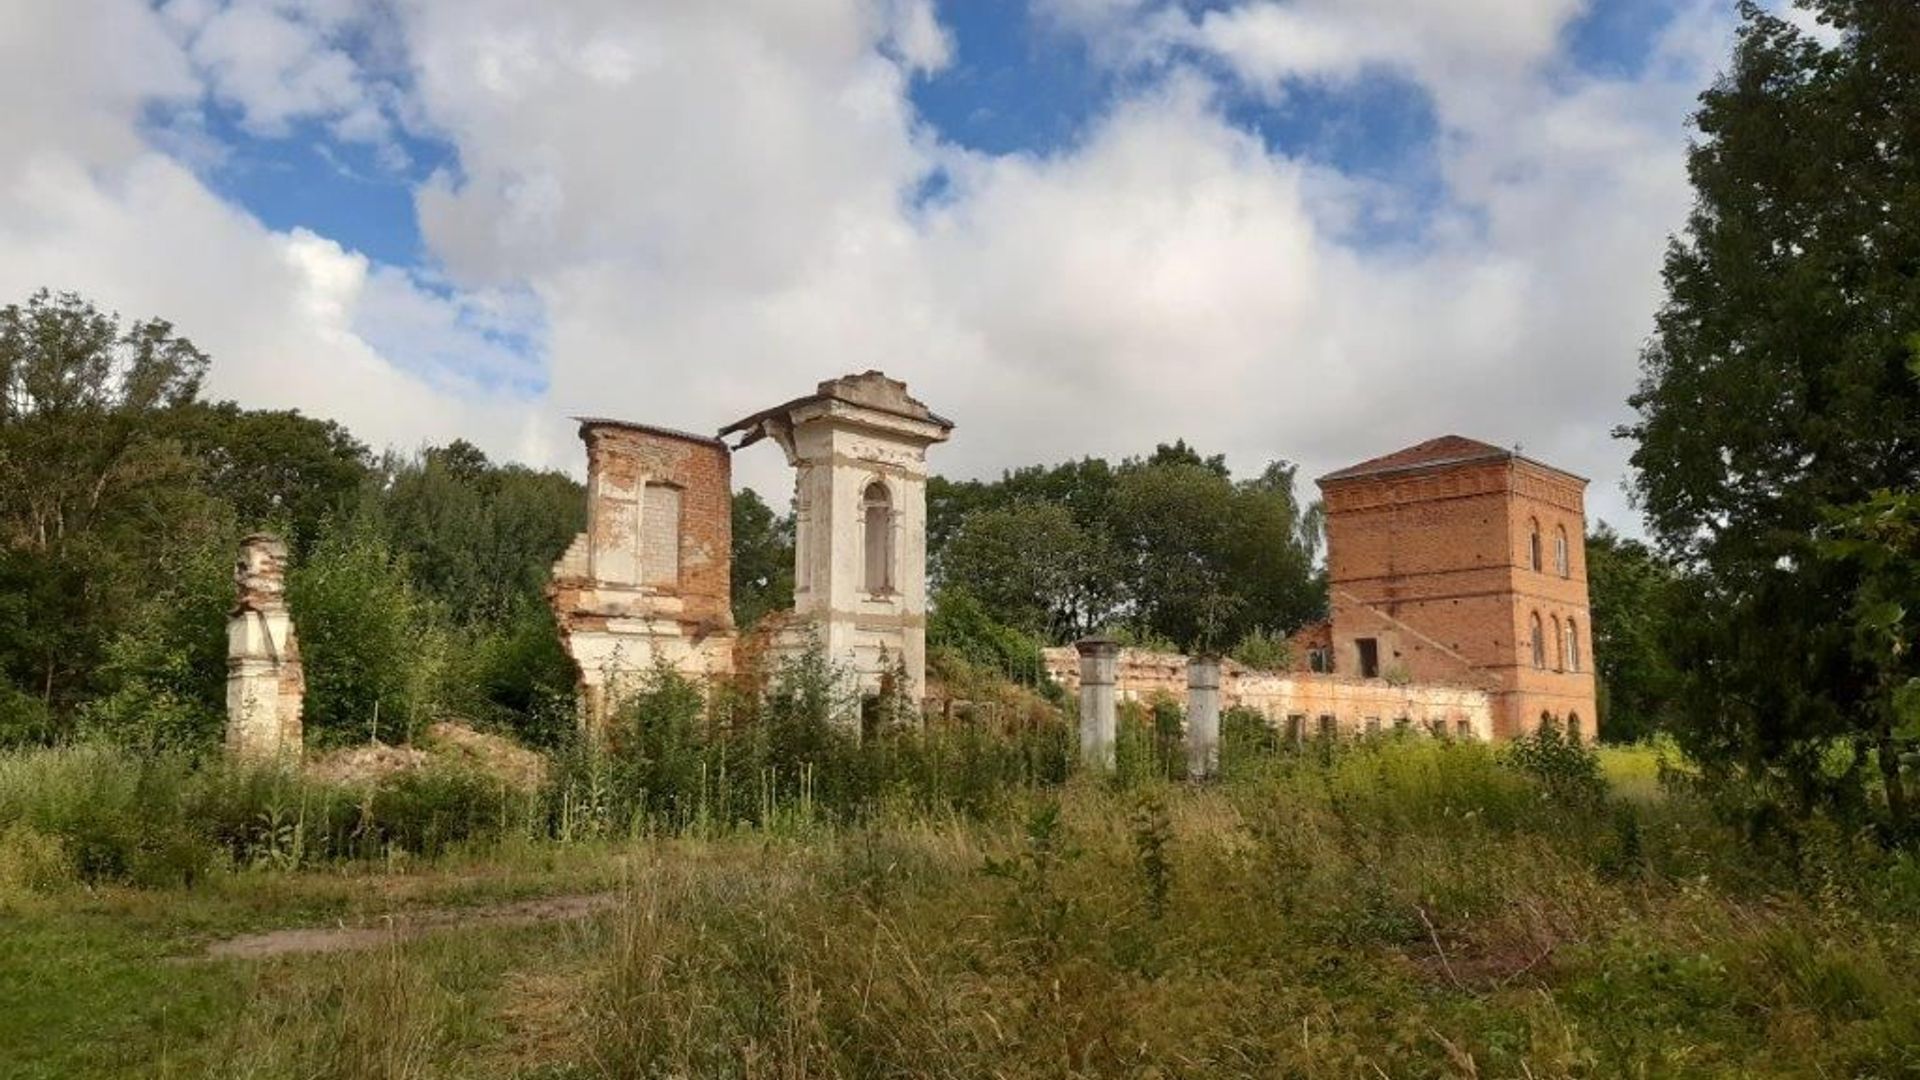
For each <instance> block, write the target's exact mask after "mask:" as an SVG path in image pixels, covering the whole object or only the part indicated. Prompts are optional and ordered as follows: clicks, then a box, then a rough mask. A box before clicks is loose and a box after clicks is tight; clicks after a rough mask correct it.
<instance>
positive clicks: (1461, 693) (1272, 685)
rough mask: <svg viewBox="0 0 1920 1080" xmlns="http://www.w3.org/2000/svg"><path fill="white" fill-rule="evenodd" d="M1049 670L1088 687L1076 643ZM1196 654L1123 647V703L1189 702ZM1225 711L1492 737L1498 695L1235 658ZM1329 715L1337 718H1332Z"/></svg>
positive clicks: (1049, 659)
mask: <svg viewBox="0 0 1920 1080" xmlns="http://www.w3.org/2000/svg"><path fill="white" fill-rule="evenodd" d="M1042 655H1043V656H1044V658H1045V661H1046V668H1047V673H1048V674H1049V675H1051V676H1052V677H1053V678H1054V680H1055V681H1056V682H1059V683H1060V684H1061V685H1062V686H1063V687H1065V688H1066V689H1067V691H1068V693H1070V694H1077V693H1078V692H1079V689H1080V657H1079V653H1078V652H1076V651H1075V650H1074V649H1072V648H1057V649H1046V650H1044V651H1043V654H1042ZM1187 664H1188V658H1187V657H1186V656H1184V655H1182V654H1180V653H1169V652H1153V651H1149V650H1146V649H1122V650H1120V657H1119V661H1118V664H1117V668H1116V672H1115V682H1114V690H1115V696H1116V697H1117V698H1118V699H1119V700H1121V701H1148V700H1152V699H1154V698H1156V697H1165V698H1168V699H1170V700H1173V701H1178V702H1185V701H1186V699H1187ZM1220 700H1221V705H1222V707H1223V708H1247V709H1252V710H1254V711H1255V712H1258V713H1260V714H1261V715H1262V716H1264V717H1266V718H1267V722H1268V723H1270V724H1272V725H1274V726H1275V727H1276V728H1278V729H1280V730H1283V731H1288V732H1290V733H1292V734H1295V735H1311V734H1315V733H1317V732H1319V731H1321V730H1322V728H1323V724H1327V723H1330V724H1331V725H1332V728H1333V731H1334V732H1335V733H1338V734H1341V735H1358V734H1363V733H1366V732H1367V731H1369V730H1385V729H1388V728H1392V727H1395V726H1398V725H1400V724H1402V723H1404V724H1405V725H1406V726H1409V727H1412V728H1414V729H1416V730H1419V731H1424V732H1433V733H1444V734H1447V735H1450V736H1456V737H1471V738H1476V739H1490V738H1492V737H1493V734H1494V725H1493V699H1492V697H1491V695H1489V694H1488V693H1487V692H1486V691H1485V690H1484V689H1481V688H1479V687H1476V686H1470V685H1444V684H1435V683H1404V684H1403V683H1396V682H1390V681H1388V680H1386V679H1361V678H1357V677H1354V676H1352V675H1344V674H1332V675H1321V674H1313V673H1308V672H1299V671H1293V672H1285V673H1276V672H1263V671H1254V670H1252V669H1250V668H1247V667H1246V666H1244V665H1242V664H1239V663H1236V662H1234V661H1232V660H1223V661H1221V665H1220ZM1323 718H1331V719H1330V720H1326V719H1323Z"/></svg>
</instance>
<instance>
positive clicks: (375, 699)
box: [287, 517, 447, 746]
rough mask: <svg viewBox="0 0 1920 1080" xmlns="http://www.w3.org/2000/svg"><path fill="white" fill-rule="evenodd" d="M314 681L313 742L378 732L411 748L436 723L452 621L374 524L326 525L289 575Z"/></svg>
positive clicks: (310, 698)
mask: <svg viewBox="0 0 1920 1080" xmlns="http://www.w3.org/2000/svg"><path fill="white" fill-rule="evenodd" d="M287 600H288V603H289V604H290V606H291V607H292V609H293V615H294V622H295V624H296V626H297V627H298V630H299V638H300V650H301V657H302V660H303V661H304V666H305V669H306V677H307V696H306V706H305V715H306V728H307V737H308V740H309V744H310V745H317V746H328V745H340V744H342V743H346V742H357V741H359V740H361V739H363V738H366V737H367V736H369V735H370V734H374V733H375V728H376V725H377V727H378V735H379V737H380V738H382V739H384V740H385V741H387V742H405V741H407V740H408V739H409V738H410V736H411V735H412V733H413V731H414V730H416V729H417V728H418V727H419V726H421V725H422V724H424V722H425V721H426V720H428V719H429V718H430V714H431V712H432V710H433V708H434V706H435V705H436V701H435V698H434V695H435V692H436V691H437V690H438V688H439V682H440V678H441V675H442V670H443V667H444V665H445V662H446V651H447V650H446V646H447V636H446V631H445V629H444V620H443V619H442V618H441V616H440V614H439V612H437V611H436V610H435V609H434V607H433V605H432V604H431V603H429V602H428V601H427V600H426V599H425V598H423V597H422V596H420V595H419V594H418V593H417V592H415V590H414V587H413V585H412V583H411V580H410V578H409V577H408V573H407V567H406V564H405V562H404V560H402V559H401V558H400V557H399V556H398V555H396V554H395V553H394V551H393V550H392V548H390V547H389V546H388V544H387V541H386V540H385V539H384V538H382V537H381V536H380V534H379V532H378V530H377V529H375V528H374V526H373V524H372V523H371V522H370V521H367V520H366V519H364V518H361V517H352V518H347V519H342V520H334V521H330V522H328V523H327V524H326V525H325V526H324V527H323V528H322V531H321V535H320V539H319V541H318V543H316V544H315V545H314V550H313V554H312V555H311V556H310V557H309V558H308V559H307V561H306V562H305V563H303V564H296V565H295V566H294V567H293V568H292V570H291V572H290V573H289V575H288V581H287Z"/></svg>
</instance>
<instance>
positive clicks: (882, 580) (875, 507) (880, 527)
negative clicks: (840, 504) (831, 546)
mask: <svg viewBox="0 0 1920 1080" xmlns="http://www.w3.org/2000/svg"><path fill="white" fill-rule="evenodd" d="M862 502H863V509H864V511H865V514H866V522H865V524H866V530H865V531H866V537H865V539H866V548H867V550H866V556H867V558H866V571H867V573H866V578H867V581H866V585H867V592H869V593H873V594H876V595H884V594H887V593H891V592H892V591H893V587H894V580H893V496H892V494H891V493H890V492H888V491H887V485H885V484H883V483H881V482H880V481H878V480H875V481H874V482H873V483H871V484H868V485H867V490H866V493H865V497H864V499H863V500H862Z"/></svg>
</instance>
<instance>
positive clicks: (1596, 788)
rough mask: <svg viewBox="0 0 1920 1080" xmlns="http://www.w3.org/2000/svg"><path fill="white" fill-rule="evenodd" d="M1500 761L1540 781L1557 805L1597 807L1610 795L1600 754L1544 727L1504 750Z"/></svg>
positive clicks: (1554, 730) (1575, 740) (1548, 727)
mask: <svg viewBox="0 0 1920 1080" xmlns="http://www.w3.org/2000/svg"><path fill="white" fill-rule="evenodd" d="M1501 760H1502V761H1503V762H1505V763H1506V764H1507V765H1508V766H1510V767H1512V768H1514V769H1517V770H1518V771H1520V772H1522V773H1525V774H1526V775H1527V776H1530V777H1532V778H1533V779H1534V780H1536V781H1538V782H1539V783H1540V784H1541V786H1542V787H1544V788H1545V789H1546V792H1547V794H1548V795H1549V796H1551V797H1552V798H1553V799H1554V800H1555V801H1556V802H1559V803H1561V804H1563V805H1566V806H1569V807H1575V808H1586V807H1593V806H1598V805H1599V804H1600V803H1601V802H1602V801H1603V800H1605V798H1606V795H1607V779H1606V776H1605V774H1604V773H1602V771H1601V769H1600V755H1599V754H1598V753H1596V752H1595V751H1594V750H1593V748H1592V747H1590V746H1588V745H1586V744H1585V743H1583V742H1581V741H1580V740H1578V739H1573V738H1569V737H1567V736H1566V735H1563V734H1561V732H1560V729H1559V727H1558V726H1557V725H1554V724H1542V725H1541V726H1540V729H1539V730H1538V731H1536V732H1534V733H1533V734H1531V735H1524V736H1521V737H1520V738H1517V739H1514V740H1512V741H1511V742H1509V743H1507V744H1506V746H1504V747H1503V748H1502V749H1501Z"/></svg>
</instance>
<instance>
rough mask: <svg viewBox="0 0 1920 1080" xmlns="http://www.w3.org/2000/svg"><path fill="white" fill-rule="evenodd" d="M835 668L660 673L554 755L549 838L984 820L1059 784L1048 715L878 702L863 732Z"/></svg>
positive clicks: (1058, 719) (816, 654) (801, 663)
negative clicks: (729, 680) (720, 682)
mask: <svg viewBox="0 0 1920 1080" xmlns="http://www.w3.org/2000/svg"><path fill="white" fill-rule="evenodd" d="M850 681H851V680H850V677H849V676H848V675H847V673H846V672H844V671H841V670H839V669H837V668H835V667H834V666H833V665H831V664H829V663H828V662H827V661H826V659H825V655H824V652H823V651H822V650H820V649H818V648H815V649H812V650H808V651H806V652H804V653H802V654H800V655H799V656H796V657H791V658H788V659H787V660H786V661H785V662H784V663H783V664H782V666H781V668H780V670H779V671H778V672H776V673H775V675H774V677H773V679H772V681H771V684H770V685H769V686H768V687H767V688H766V690H765V692H764V693H758V694H755V693H749V692H744V691H738V690H731V689H722V690H720V691H717V692H716V693H714V694H713V695H711V696H710V695H708V694H707V693H706V692H704V691H703V690H702V689H701V688H700V687H699V686H697V685H696V684H694V683H693V682H691V681H690V680H688V679H687V678H686V677H685V676H683V675H681V674H679V673H678V672H676V671H674V670H673V669H672V668H668V667H664V666H663V667H661V668H659V669H657V670H655V671H654V672H653V673H651V675H650V676H649V677H647V678H646V679H645V680H643V681H642V682H641V684H640V685H637V686H634V687H631V688H629V689H628V690H627V691H626V692H625V694H624V701H623V704H622V707H621V709H620V710H619V712H618V714H617V716H616V718H615V721H614V723H613V725H612V727H611V730H610V731H609V733H608V737H607V739H606V741H605V745H604V746H601V745H595V744H593V743H590V742H580V743H575V744H573V745H570V746H569V747H568V748H567V749H566V750H565V751H564V752H563V753H562V754H561V756H560V759H559V762H558V769H557V772H556V779H555V783H554V786H553V790H552V791H551V793H550V798H551V799H552V800H553V808H552V810H551V817H552V818H553V820H554V821H555V822H556V824H555V829H556V832H557V833H559V834H560V835H563V836H568V837H572V836H582V835H587V836H591V835H604V834H609V833H611V834H615V835H624V834H629V833H635V832H642V831H655V830H658V831H664V832H680V831H692V832H708V831H717V830H724V829H729V828H733V827H736V826H741V825H751V826H757V827H763V828H772V827H779V828H788V827H792V828H811V827H816V826H820V825H825V824H830V823H836V822H838V823H845V822H850V821H855V820H863V819H867V818H870V817H871V816H872V815H875V814H878V813H882V812H885V811H888V810H889V809H909V810H914V811H918V812H923V813H925V812H930V813H935V814H947V813H957V814H963V815H969V816H975V817H979V816H986V815H989V814H991V813H993V812H995V811H997V810H998V809H999V808H1000V807H1001V806H1002V805H1003V804H1004V803H1005V802H1006V800H1007V799H1008V798H1009V797H1011V795H1012V794H1013V793H1015V792H1017V791H1021V790H1025V789H1028V788H1032V787H1038V786H1045V785H1052V784H1057V783H1059V782H1061V781H1062V780H1063V779H1064V778H1065V776H1066V771H1067V762H1068V760H1069V752H1070V747H1071V745H1072V743H1071V740H1072V735H1071V732H1070V731H1069V730H1068V727H1067V724H1066V721H1065V719H1064V717H1062V716H1061V715H1060V714H1059V713H1058V712H1056V711H1054V710H1052V709H1048V710H1047V714H1046V718H1045V719H1044V720H1043V721H1041V722H1038V723H1033V724H1025V723H1022V724H1020V725H1018V726H1017V727H1015V728H1013V729H1012V730H1005V731H991V730H987V729H985V728H984V727H982V726H981V725H980V724H979V723H977V722H974V721H971V720H969V721H958V722H955V723H954V724H952V725H945V724H934V723H928V724H925V725H923V724H922V723H920V722H919V718H918V717H917V716H913V715H912V714H911V713H910V711H905V710H902V709H901V708H900V706H899V705H898V704H897V703H889V702H888V701H887V700H885V698H884V696H883V699H882V700H881V701H880V702H879V703H878V704H879V712H878V715H877V716H876V717H875V722H874V723H872V724H871V725H869V730H868V731H867V732H866V734H865V735H864V737H863V736H862V734H861V732H860V729H859V726H858V725H857V724H856V723H855V722H854V720H855V718H856V717H858V715H859V711H860V707H861V703H860V702H859V701H857V700H853V699H852V698H851V697H850V695H849V694H848V692H847V690H846V687H847V686H848V685H849V684H850Z"/></svg>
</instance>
